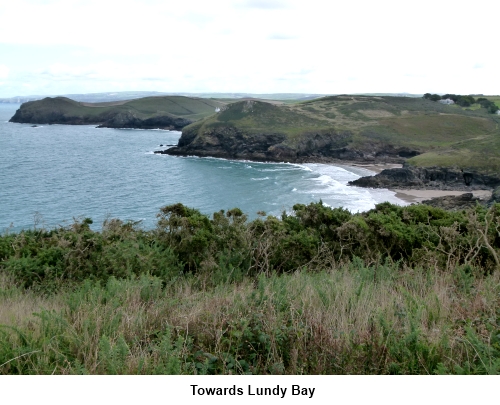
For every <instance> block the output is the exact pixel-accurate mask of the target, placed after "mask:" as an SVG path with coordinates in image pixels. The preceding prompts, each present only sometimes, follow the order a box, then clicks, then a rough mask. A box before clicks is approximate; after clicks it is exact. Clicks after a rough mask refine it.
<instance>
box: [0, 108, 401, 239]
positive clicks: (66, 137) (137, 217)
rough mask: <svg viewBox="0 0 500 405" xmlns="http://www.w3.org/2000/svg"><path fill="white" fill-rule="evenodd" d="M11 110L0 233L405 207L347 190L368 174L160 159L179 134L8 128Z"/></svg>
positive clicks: (3, 142)
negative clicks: (88, 223) (161, 217)
mask: <svg viewBox="0 0 500 405" xmlns="http://www.w3.org/2000/svg"><path fill="white" fill-rule="evenodd" d="M18 108H19V104H7V103H3V104H0V232H1V233H2V234H5V233H7V232H18V231H20V230H23V229H33V228H45V229H53V228H56V227H59V226H62V227H64V226H69V225H71V224H72V223H73V222H74V221H75V220H76V221H80V220H82V219H84V218H91V219H92V220H93V224H92V228H93V229H95V230H100V229H101V226H102V223H103V221H105V220H106V219H111V218H119V219H121V220H123V221H133V222H137V226H139V227H142V228H143V229H152V228H154V227H155V224H156V221H157V218H156V214H157V213H158V212H159V210H160V208H161V207H163V206H165V205H170V204H175V203H182V204H184V205H186V206H188V207H191V208H196V209H198V210H199V211H201V212H202V213H204V214H206V215H209V216H210V215H212V214H213V213H214V212H217V211H220V210H228V209H232V208H235V207H238V208H240V209H241V210H242V211H243V212H244V213H245V214H247V215H248V218H249V219H250V220H252V219H255V218H256V217H257V216H258V214H257V213H258V212H265V213H266V215H274V216H277V217H280V216H281V214H282V213H283V212H287V213H289V214H292V213H293V205H294V204H298V203H300V204H309V203H311V202H318V201H320V200H321V201H322V202H323V203H324V204H325V205H328V206H331V207H343V208H346V209H348V210H349V211H351V212H359V211H366V210H370V209H372V208H374V207H375V204H377V203H381V202H384V201H389V202H391V203H394V204H400V205H405V204H406V203H405V202H404V201H403V200H400V199H399V198H397V197H396V196H395V193H394V192H392V191H389V190H383V189H365V188H359V187H350V186H348V185H347V182H348V181H350V180H354V179H357V178H358V177H360V176H366V175H371V174H374V173H373V172H371V171H369V170H366V169H364V168H359V167H349V166H334V165H329V164H318V163H308V164H290V163H257V162H251V161H241V160H238V161H236V160H227V159H217V158H199V157H190V156H188V157H174V156H168V155H160V154H155V153H154V151H155V150H163V149H166V145H175V144H177V141H178V139H179V137H180V136H181V133H180V132H179V131H166V130H134V129H110V128H96V127H95V126H89V125H84V126H80V125H39V126H36V127H34V126H32V125H30V124H16V123H9V122H8V120H9V119H10V118H11V117H12V115H14V113H15V111H16V109H18ZM162 145H163V146H162Z"/></svg>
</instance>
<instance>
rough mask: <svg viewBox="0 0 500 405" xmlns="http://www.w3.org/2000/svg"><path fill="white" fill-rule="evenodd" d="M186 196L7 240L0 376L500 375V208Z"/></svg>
mask: <svg viewBox="0 0 500 405" xmlns="http://www.w3.org/2000/svg"><path fill="white" fill-rule="evenodd" d="M294 210H295V215H294V216H289V215H285V214H283V216H282V218H281V219H278V218H275V217H262V218H261V219H257V220H255V221H252V222H248V221H246V217H245V215H243V213H242V212H241V211H240V210H238V209H232V210H230V211H228V212H223V211H220V212H217V213H215V214H214V215H213V216H212V217H210V218H209V217H207V216H204V215H202V214H200V213H199V212H198V211H197V210H193V209H189V208H186V207H184V206H182V205H181V204H176V205H172V206H167V207H164V208H162V209H161V211H160V213H159V214H158V224H157V227H156V229H154V230H151V231H144V230H141V229H140V228H139V227H138V226H137V224H133V223H123V222H121V221H119V220H109V221H106V222H105V223H104V224H103V227H102V230H101V231H100V232H95V231H92V230H91V229H90V228H89V224H90V223H91V221H90V220H88V219H85V220H83V221H81V222H75V223H74V224H73V225H72V226H70V227H67V228H58V229H53V230H45V229H38V230H30V231H24V232H20V233H16V234H6V235H3V236H1V237H0V308H2V310H1V311H0V335H1V339H0V373H2V374H52V373H55V374H85V373H90V374H168V373H171V374H247V373H251V374H330V373H337V374H440V373H459V374H498V373H499V372H500V312H499V308H500V305H499V304H500V295H499V294H500V279H499V277H500V205H499V204H497V205H494V206H493V207H491V208H490V209H488V210H487V209H485V208H483V207H480V206H477V207H476V208H474V209H471V210H468V211H460V212H447V211H443V210H440V209H437V208H432V207H429V206H425V205H419V206H409V207H398V206H394V205H391V204H388V203H384V204H380V205H378V206H377V207H376V208H375V209H373V210H371V211H369V212H365V213H361V214H351V213H349V212H348V211H346V210H343V209H331V208H328V207H325V206H323V205H322V204H321V203H316V204H310V205H308V206H305V205H296V206H295V207H294Z"/></svg>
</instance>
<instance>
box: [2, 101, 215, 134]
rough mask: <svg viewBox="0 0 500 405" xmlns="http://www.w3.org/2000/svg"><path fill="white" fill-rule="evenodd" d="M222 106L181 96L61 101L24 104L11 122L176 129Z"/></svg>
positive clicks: (213, 102)
mask: <svg viewBox="0 0 500 405" xmlns="http://www.w3.org/2000/svg"><path fill="white" fill-rule="evenodd" d="M224 105H225V103H224V102H221V101H217V100H213V99H201V98H190V97H183V96H163V97H144V98H140V99H135V100H128V101H114V102H105V103H84V102H77V101H74V100H71V99H69V98H65V97H55V98H49V97H47V98H44V99H43V100H39V101H31V102H28V103H24V104H23V105H22V106H21V108H20V109H19V110H18V111H17V112H16V114H15V115H14V116H13V117H12V118H11V121H12V122H22V123H32V124H99V125H103V126H110V127H125V128H126V127H133V128H148V127H152V128H157V127H160V128H162V127H169V126H171V127H173V128H176V129H180V128H182V127H183V126H185V125H187V124H189V123H191V122H194V121H196V120H198V119H201V118H203V117H206V116H208V115H211V114H213V113H214V112H215V108H217V107H219V108H220V107H223V106H224Z"/></svg>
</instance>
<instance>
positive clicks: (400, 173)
mask: <svg viewBox="0 0 500 405" xmlns="http://www.w3.org/2000/svg"><path fill="white" fill-rule="evenodd" d="M349 185H351V186H359V187H372V188H419V189H426V188H427V189H439V190H464V191H465V190H479V189H485V188H487V189H491V188H494V187H498V186H499V185H500V177H499V176H492V175H485V174H481V173H477V172H462V171H461V170H458V169H454V168H446V167H413V166H408V165H405V166H404V167H402V168H395V169H386V170H383V171H382V172H380V173H379V174H377V175H375V176H366V177H361V178H359V179H357V180H354V181H351V182H349Z"/></svg>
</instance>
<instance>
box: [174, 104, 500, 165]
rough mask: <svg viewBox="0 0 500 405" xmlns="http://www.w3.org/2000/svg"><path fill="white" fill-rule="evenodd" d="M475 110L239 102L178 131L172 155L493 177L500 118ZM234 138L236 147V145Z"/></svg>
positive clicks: (498, 157) (499, 162) (497, 162)
mask: <svg viewBox="0 0 500 405" xmlns="http://www.w3.org/2000/svg"><path fill="white" fill-rule="evenodd" d="M476 107H478V108H474V109H471V108H462V107H459V106H449V105H443V104H440V103H436V102H434V101H431V100H427V99H423V98H410V97H375V96H347V95H346V96H332V97H324V98H319V99H314V100H310V101H305V102H300V103H295V104H288V105H272V104H269V103H265V102H261V101H252V100H247V101H240V102H236V103H233V104H230V105H228V106H227V107H225V110H224V109H223V111H222V112H220V113H218V114H215V115H212V116H210V117H207V118H205V119H204V120H202V121H199V122H196V123H194V124H192V125H190V126H187V127H186V128H184V130H183V138H184V139H182V138H181V142H180V143H179V146H180V148H179V149H177V150H172V151H171V153H175V154H183V153H190V154H199V155H215V156H226V157H233V158H250V159H251V158H257V159H268V160H283V159H288V160H291V161H300V160H302V161H303V160H314V159H318V158H325V159H328V158H331V159H343V160H358V161H359V160H361V161H393V162H394V161H399V162H402V161H403V160H405V159H409V160H408V161H409V163H410V164H413V165H419V166H439V165H445V166H457V167H460V168H467V169H474V170H479V171H481V172H498V171H500V148H499V142H500V128H499V123H500V116H498V115H496V114H489V113H488V111H487V110H486V109H485V108H481V106H480V105H479V104H478V105H477V106H476ZM266 136H267V139H266ZM270 136H271V137H270ZM238 137H239V138H240V139H241V142H236V143H235V142H234V139H235V138H238ZM273 137H274V138H273ZM259 138H261V139H259ZM266 141H267V142H266ZM228 145H230V146H228ZM277 151H278V152H277Z"/></svg>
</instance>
